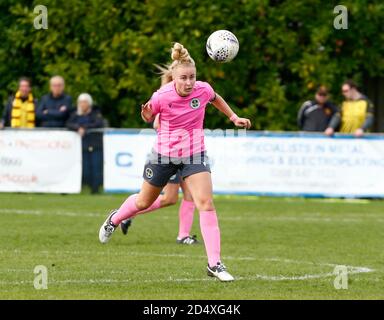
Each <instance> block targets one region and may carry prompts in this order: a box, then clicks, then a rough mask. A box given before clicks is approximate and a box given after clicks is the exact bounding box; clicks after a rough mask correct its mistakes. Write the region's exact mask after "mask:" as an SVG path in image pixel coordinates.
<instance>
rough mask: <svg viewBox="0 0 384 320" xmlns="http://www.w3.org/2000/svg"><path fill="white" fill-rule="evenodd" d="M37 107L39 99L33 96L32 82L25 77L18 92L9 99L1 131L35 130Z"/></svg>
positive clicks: (21, 80)
mask: <svg viewBox="0 0 384 320" xmlns="http://www.w3.org/2000/svg"><path fill="white" fill-rule="evenodd" d="M36 107H37V99H34V97H33V95H32V88H31V80H29V79H28V78H25V77H23V78H20V80H19V88H18V90H17V92H16V93H15V95H13V96H12V97H10V98H9V99H8V102H7V104H6V105H5V107H4V111H3V117H2V118H1V119H0V129H2V128H4V127H11V128H34V127H35V125H36V119H35V111H36Z"/></svg>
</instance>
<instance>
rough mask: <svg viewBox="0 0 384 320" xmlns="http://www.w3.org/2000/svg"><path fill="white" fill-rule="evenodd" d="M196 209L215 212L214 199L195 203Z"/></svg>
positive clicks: (205, 199) (199, 200)
mask: <svg viewBox="0 0 384 320" xmlns="http://www.w3.org/2000/svg"><path fill="white" fill-rule="evenodd" d="M195 204H196V207H197V209H198V210H199V211H212V210H215V207H214V205H213V200H212V198H210V197H209V198H208V197H207V198H202V199H198V200H197V201H195Z"/></svg>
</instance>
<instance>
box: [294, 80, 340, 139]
mask: <svg viewBox="0 0 384 320" xmlns="http://www.w3.org/2000/svg"><path fill="white" fill-rule="evenodd" d="M328 97H329V93H328V89H327V88H326V87H325V86H320V87H319V88H318V89H317V91H316V94H315V100H309V101H306V102H304V103H303V105H302V106H301V108H300V111H299V114H298V117H297V122H298V125H299V128H300V130H302V131H318V132H324V133H325V134H326V135H328V136H332V135H333V134H334V132H335V130H336V128H337V127H338V126H339V124H340V112H339V110H338V108H337V107H336V105H334V104H333V103H331V102H330V101H329V100H328Z"/></svg>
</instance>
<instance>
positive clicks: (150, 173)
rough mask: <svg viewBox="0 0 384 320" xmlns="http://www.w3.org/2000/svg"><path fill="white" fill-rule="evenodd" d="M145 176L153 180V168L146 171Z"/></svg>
mask: <svg viewBox="0 0 384 320" xmlns="http://www.w3.org/2000/svg"><path fill="white" fill-rule="evenodd" d="M145 175H146V176H147V178H148V179H152V177H153V171H152V169H151V168H147V169H145Z"/></svg>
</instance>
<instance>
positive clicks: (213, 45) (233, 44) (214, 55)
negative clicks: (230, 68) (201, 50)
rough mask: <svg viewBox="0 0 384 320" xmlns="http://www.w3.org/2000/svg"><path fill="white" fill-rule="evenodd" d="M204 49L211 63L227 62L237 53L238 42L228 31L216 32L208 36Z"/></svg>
mask: <svg viewBox="0 0 384 320" xmlns="http://www.w3.org/2000/svg"><path fill="white" fill-rule="evenodd" d="M206 49H207V53H208V55H209V57H210V58H211V59H212V60H213V61H216V62H229V61H232V60H233V59H234V58H235V57H236V55H237V53H238V52H239V40H237V38H236V36H235V35H234V34H233V33H232V32H230V31H228V30H218V31H215V32H214V33H212V34H211V35H210V36H209V38H208V40H207V44H206Z"/></svg>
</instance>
